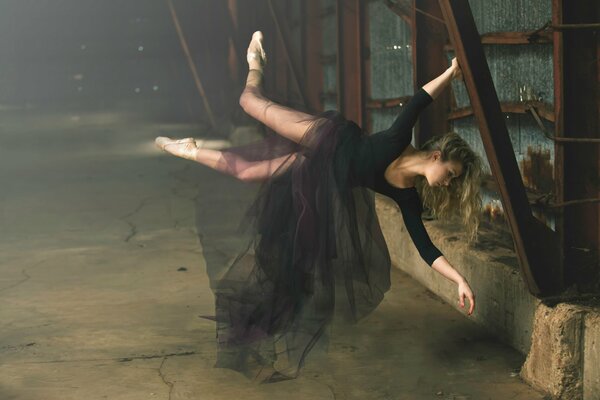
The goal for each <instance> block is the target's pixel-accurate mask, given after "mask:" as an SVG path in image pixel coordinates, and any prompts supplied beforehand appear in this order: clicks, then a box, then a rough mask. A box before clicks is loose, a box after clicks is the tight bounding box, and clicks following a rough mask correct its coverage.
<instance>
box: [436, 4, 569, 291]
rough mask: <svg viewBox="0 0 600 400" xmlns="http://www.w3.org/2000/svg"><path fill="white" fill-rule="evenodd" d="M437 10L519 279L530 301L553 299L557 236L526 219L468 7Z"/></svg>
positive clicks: (527, 210) (558, 279)
mask: <svg viewBox="0 0 600 400" xmlns="http://www.w3.org/2000/svg"><path fill="white" fill-rule="evenodd" d="M440 7H441V9H442V12H443V15H444V20H445V21H446V27H447V28H448V33H449V36H450V39H451V41H452V44H453V46H454V48H455V49H456V56H457V58H458V62H459V64H460V65H461V68H462V70H463V75H464V80H465V85H466V87H467V91H468V93H469V97H470V99H471V104H472V108H473V112H474V114H475V117H476V119H477V122H478V124H479V131H480V133H481V137H482V142H483V145H484V148H485V152H486V154H487V158H488V161H489V163H490V167H491V170H492V174H493V176H494V177H495V178H496V181H497V182H498V188H499V191H500V194H501V199H502V205H503V208H504V210H505V215H506V217H507V221H508V224H509V226H510V229H511V232H512V235H513V240H514V243H515V249H516V252H517V255H518V258H519V264H520V266H521V273H522V276H523V279H524V281H525V283H526V284H527V287H528V289H529V291H530V292H531V293H532V294H534V295H536V296H541V295H548V294H556V293H557V292H558V291H560V290H562V289H563V287H562V286H563V282H562V275H561V269H560V260H559V259H558V256H559V252H558V241H557V237H556V234H555V233H554V232H553V231H552V230H551V229H550V228H549V227H548V226H546V225H545V224H543V223H542V222H541V221H539V220H538V219H536V218H535V217H534V216H533V214H532V210H531V206H530V205H529V202H528V199H527V195H526V192H525V187H524V185H523V180H522V178H521V173H520V171H519V167H518V164H517V160H516V158H515V153H514V149H513V147H512V143H511V141H510V137H509V135H508V130H507V128H506V124H505V122H504V116H503V115H502V110H501V108H500V102H499V101H498V95H497V93H496V90H495V88H494V84H493V81H492V75H491V73H490V70H489V67H488V64H487V60H486V58H485V55H484V52H483V45H482V44H481V37H480V35H479V32H478V31H477V27H476V25H475V21H474V19H473V14H472V13H471V8H470V6H469V2H468V0H440Z"/></svg>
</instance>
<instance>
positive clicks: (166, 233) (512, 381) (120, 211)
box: [0, 111, 543, 400]
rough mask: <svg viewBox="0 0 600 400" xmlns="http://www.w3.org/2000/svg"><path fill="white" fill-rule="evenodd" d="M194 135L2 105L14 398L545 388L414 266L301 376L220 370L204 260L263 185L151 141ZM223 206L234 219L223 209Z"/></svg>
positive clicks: (408, 395)
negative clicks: (417, 276)
mask: <svg viewBox="0 0 600 400" xmlns="http://www.w3.org/2000/svg"><path fill="white" fill-rule="evenodd" d="M194 133H195V132H194V130H193V127H190V126H185V125H175V124H154V123H151V122H148V121H144V120H140V119H138V118H135V117H134V116H131V115H125V114H112V113H79V114H77V115H75V114H57V113H55V114H51V113H46V114H45V113H41V112H33V111H28V112H25V111H12V112H8V111H2V118H0V163H1V165H0V166H1V168H0V185H1V187H2V191H1V192H0V229H1V232H2V239H1V241H0V301H1V302H2V307H1V308H0V321H1V322H0V324H1V326H2V328H1V330H0V332H1V336H0V357H1V360H0V399H3V400H8V399H40V400H55V399H56V400H58V399H60V400H67V399H86V400H91V399H127V400H134V399H155V398H156V399H215V400H216V399H231V398H240V397H243V398H245V399H247V400H251V399H283V398H285V399H286V400H293V399H542V398H543V396H542V395H541V394H540V393H538V392H536V391H534V390H532V389H531V388H530V387H529V386H527V385H526V384H524V383H523V382H522V381H521V380H520V378H519V377H518V375H517V374H516V372H517V371H518V369H519V368H520V367H521V365H522V363H523V360H524V359H523V357H522V356H521V355H520V354H519V353H517V352H516V351H514V350H513V349H511V348H509V347H507V346H505V345H502V344H500V343H499V342H498V341H496V340H494V339H493V338H492V337H490V336H489V335H488V334H486V333H485V332H484V331H483V330H482V329H481V328H479V327H477V326H475V324H474V323H472V322H471V321H469V320H468V318H466V317H464V316H463V315H461V314H460V313H459V312H457V311H456V310H454V309H453V308H452V307H450V306H448V305H446V304H445V303H443V302H442V301H440V299H439V298H437V296H435V295H434V294H432V293H430V292H428V291H427V290H425V289H424V288H423V287H422V286H420V285H419V284H418V283H417V282H415V281H413V280H412V279H410V278H409V277H408V276H406V275H405V274H403V273H401V272H400V271H394V272H393V275H392V282H393V288H392V290H391V291H390V292H389V293H388V294H387V295H386V298H385V300H384V301H383V303H382V304H381V305H380V307H379V308H378V309H377V310H376V311H375V312H374V313H373V314H371V315H370V316H369V317H368V318H366V319H365V320H363V321H361V323H359V324H358V325H356V326H353V327H352V328H350V329H337V328H334V331H333V334H332V339H331V343H330V350H329V354H328V355H327V356H326V357H317V356H315V358H313V359H311V358H308V360H307V365H306V368H305V369H304V371H303V374H302V376H301V377H300V378H299V379H297V380H292V381H285V382H280V383H276V384H270V385H256V384H254V383H252V382H249V381H247V380H246V378H244V377H243V376H241V375H239V374H238V373H236V372H234V371H230V370H224V369H215V368H212V365H213V363H214V361H215V345H214V341H215V327H214V323H213V322H212V321H209V320H206V319H202V318H199V317H198V316H199V315H212V314H214V310H213V301H214V300H213V296H212V292H211V291H210V288H209V282H208V279H207V273H206V262H205V260H206V259H208V258H210V259H211V260H212V261H211V262H212V263H219V262H220V261H219V260H221V261H225V260H226V259H227V258H228V257H229V256H230V255H229V254H228V251H229V249H230V248H233V247H235V241H234V239H233V238H232V237H231V236H230V235H228V234H227V232H229V231H230V229H231V228H232V226H233V225H234V223H235V222H237V219H238V218H239V214H240V213H241V208H240V205H241V204H243V200H244V199H247V196H251V193H252V187H253V186H252V184H242V183H240V182H236V181H234V180H233V179H232V178H229V177H224V176H222V175H219V174H218V173H216V172H214V171H210V170H208V169H207V168H205V167H203V166H201V165H198V164H193V163H192V162H190V161H187V160H182V159H176V158H173V157H169V156H167V155H163V154H161V153H160V152H158V151H157V150H155V148H154V147H153V143H152V141H153V138H154V137H155V136H158V135H165V134H167V135H173V136H175V137H185V136H190V135H192V134H194ZM197 195H198V196H199V197H198V198H197V199H198V200H197V202H196V201H194V199H195V198H196V196H197ZM196 206H198V208H197V210H196ZM224 207H228V209H230V210H231V211H230V212H229V213H228V215H229V216H230V218H228V219H227V220H219V219H216V217H215V216H216V215H219V213H218V212H216V211H219V210H221V211H222V210H223V209H224ZM196 211H197V212H196ZM196 217H197V218H199V219H200V221H201V225H202V227H203V229H205V232H200V233H201V235H202V243H199V239H198V235H197V234H196V231H195V224H194V218H196ZM205 257H206V258H205Z"/></svg>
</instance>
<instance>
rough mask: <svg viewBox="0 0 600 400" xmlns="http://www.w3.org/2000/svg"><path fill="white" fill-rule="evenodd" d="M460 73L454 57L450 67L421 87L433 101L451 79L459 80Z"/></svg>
mask: <svg viewBox="0 0 600 400" xmlns="http://www.w3.org/2000/svg"><path fill="white" fill-rule="evenodd" d="M461 78H462V71H461V69H460V67H459V66H458V61H457V60H456V57H454V58H453V59H452V65H451V66H449V67H448V69H446V71H444V72H443V73H442V74H441V75H440V76H438V77H437V78H435V79H433V80H432V81H430V82H428V83H427V84H425V86H423V90H425V91H426V92H427V93H428V94H429V95H430V96H431V97H432V98H433V99H435V98H436V97H438V96H439V94H440V93H441V92H442V90H444V88H445V87H446V86H448V84H449V83H450V81H452V79H461Z"/></svg>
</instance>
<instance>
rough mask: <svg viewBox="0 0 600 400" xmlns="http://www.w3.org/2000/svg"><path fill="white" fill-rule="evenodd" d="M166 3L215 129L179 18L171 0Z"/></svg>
mask: <svg viewBox="0 0 600 400" xmlns="http://www.w3.org/2000/svg"><path fill="white" fill-rule="evenodd" d="M167 5H168V7H169V11H170V12H171V18H172V20H173V25H175V30H176V31H177V36H178V37H179V42H180V43H181V49H182V50H183V54H184V55H185V58H186V60H187V62H188V66H189V67H190V71H191V72H192V77H193V78H194V84H195V85H196V89H197V90H198V93H199V94H200V97H201V98H202V103H203V104H204V109H205V110H206V115H207V116H208V121H209V122H210V126H211V127H212V128H213V129H214V130H216V129H217V123H216V122H215V117H214V115H213V112H212V108H211V106H210V103H209V101H208V97H206V93H205V91H204V85H203V84H202V81H201V80H200V76H199V75H198V68H196V64H195V63H194V60H193V59H192V56H191V54H190V49H189V47H188V44H187V40H186V38H185V35H184V34H183V30H182V29H181V25H180V23H179V18H178V17H177V12H176V11H175V7H173V2H172V1H171V0H167Z"/></svg>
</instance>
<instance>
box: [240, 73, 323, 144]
mask: <svg viewBox="0 0 600 400" xmlns="http://www.w3.org/2000/svg"><path fill="white" fill-rule="evenodd" d="M261 80H262V73H261V72H260V71H258V70H254V69H251V70H250V71H248V79H247V81H246V87H245V88H244V91H243V92H242V95H241V96H240V105H241V106H242V108H243V109H244V111H245V112H246V113H247V114H248V115H250V116H251V117H253V118H255V119H257V120H258V121H260V122H262V123H263V124H265V125H266V126H268V127H269V128H271V129H272V130H274V131H275V132H277V133H278V134H280V135H281V136H284V137H286V138H288V139H290V140H292V141H294V142H296V143H301V141H302V139H303V137H304V134H305V133H306V131H307V129H308V128H309V126H310V125H311V124H312V123H313V122H314V121H315V120H316V118H315V116H314V115H312V114H307V113H305V112H302V111H298V110H294V109H293V108H290V107H286V106H283V105H281V104H277V103H275V102H273V101H271V100H269V99H268V98H266V97H265V96H264V95H263V94H262V91H261V88H260V84H261Z"/></svg>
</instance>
